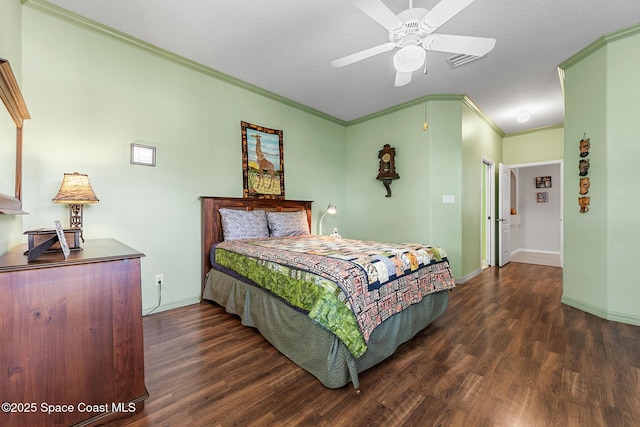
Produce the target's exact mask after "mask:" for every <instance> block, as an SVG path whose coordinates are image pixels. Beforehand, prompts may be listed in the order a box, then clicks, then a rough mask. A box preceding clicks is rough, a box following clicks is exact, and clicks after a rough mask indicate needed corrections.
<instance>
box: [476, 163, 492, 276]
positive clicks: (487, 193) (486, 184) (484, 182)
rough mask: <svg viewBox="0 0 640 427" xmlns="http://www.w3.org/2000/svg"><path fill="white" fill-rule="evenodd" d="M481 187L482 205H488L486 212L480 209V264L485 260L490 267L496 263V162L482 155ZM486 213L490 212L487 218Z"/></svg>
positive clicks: (482, 265)
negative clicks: (485, 256)
mask: <svg viewBox="0 0 640 427" xmlns="http://www.w3.org/2000/svg"><path fill="white" fill-rule="evenodd" d="M485 168H486V169H488V170H487V174H486V176H485V177H484V179H482V174H483V173H484V171H485ZM480 182H481V189H480V206H482V203H483V202H484V203H485V204H486V207H487V211H486V212H482V209H480V215H482V218H481V219H480V236H481V237H480V266H481V268H482V267H484V261H488V263H489V264H488V267H491V266H494V265H496V233H495V221H494V219H495V217H496V184H495V183H496V164H495V162H494V161H493V160H492V159H490V158H488V157H485V156H482V164H481V176H480ZM486 214H489V219H488V220H487V217H486ZM485 228H486V230H485V234H484V239H483V238H482V231H483V230H484V229H485ZM483 249H484V250H486V251H487V253H488V259H486V260H485V259H484V257H483V256H482V252H483Z"/></svg>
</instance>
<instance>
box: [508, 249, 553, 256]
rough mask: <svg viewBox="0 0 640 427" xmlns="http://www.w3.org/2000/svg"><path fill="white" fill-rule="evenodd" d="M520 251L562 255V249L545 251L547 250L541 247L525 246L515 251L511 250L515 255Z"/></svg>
mask: <svg viewBox="0 0 640 427" xmlns="http://www.w3.org/2000/svg"><path fill="white" fill-rule="evenodd" d="M518 252H528V253H534V254H547V255H560V251H545V250H541V249H525V248H518V249H516V250H515V251H513V252H511V255H515V254H517V253H518Z"/></svg>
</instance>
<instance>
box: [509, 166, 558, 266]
mask: <svg viewBox="0 0 640 427" xmlns="http://www.w3.org/2000/svg"><path fill="white" fill-rule="evenodd" d="M545 165H560V267H564V159H558V160H545V161H541V162H530V163H516V164H511V165H507V166H509V167H510V168H511V169H512V170H513V169H519V168H528V167H533V166H545Z"/></svg>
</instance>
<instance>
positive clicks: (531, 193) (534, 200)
mask: <svg viewBox="0 0 640 427" xmlns="http://www.w3.org/2000/svg"><path fill="white" fill-rule="evenodd" d="M509 168H510V169H511V171H512V172H514V174H513V175H514V176H515V183H513V181H512V186H515V188H512V191H511V192H510V194H509V197H510V199H511V200H509V201H508V202H505V203H509V205H508V206H510V207H511V209H512V212H511V213H512V215H511V225H510V231H511V233H510V235H511V236H510V241H509V242H508V244H509V246H510V249H509V250H510V255H511V257H510V258H511V261H514V262H524V263H529V264H541V265H549V266H555V267H562V265H563V224H562V222H563V212H564V207H563V197H564V195H563V182H564V164H563V161H562V160H555V161H547V162H535V163H523V164H512V165H509ZM514 198H515V200H514Z"/></svg>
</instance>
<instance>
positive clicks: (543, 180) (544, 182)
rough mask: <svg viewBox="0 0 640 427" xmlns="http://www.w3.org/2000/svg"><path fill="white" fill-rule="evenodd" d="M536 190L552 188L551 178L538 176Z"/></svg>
mask: <svg viewBox="0 0 640 427" xmlns="http://www.w3.org/2000/svg"><path fill="white" fill-rule="evenodd" d="M536 188H551V177H550V176H536Z"/></svg>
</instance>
